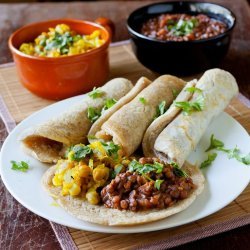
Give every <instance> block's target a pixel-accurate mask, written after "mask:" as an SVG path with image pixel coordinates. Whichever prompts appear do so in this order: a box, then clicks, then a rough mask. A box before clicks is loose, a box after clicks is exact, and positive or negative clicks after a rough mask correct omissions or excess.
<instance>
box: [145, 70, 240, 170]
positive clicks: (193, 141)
mask: <svg viewBox="0 0 250 250" xmlns="http://www.w3.org/2000/svg"><path fill="white" fill-rule="evenodd" d="M194 87H195V88H191V89H189V90H192V91H191V92H193V93H192V95H191V98H189V97H187V96H185V98H187V99H188V102H186V100H187V99H186V100H185V98H184V99H182V97H181V95H183V94H184V95H185V91H186V89H184V90H183V91H182V92H181V93H180V97H179V98H178V97H177V98H178V100H179V102H175V103H173V106H172V107H171V109H170V111H169V112H167V113H166V114H165V115H164V116H162V117H160V118H158V119H157V120H156V121H155V122H154V123H152V124H151V126H150V127H149V128H148V130H147V131H146V133H145V136H144V139H143V151H144V154H145V155H146V156H151V155H152V154H153V155H155V156H156V157H158V158H160V159H161V160H162V161H165V162H172V161H173V162H176V163H177V164H178V165H179V166H182V165H183V163H184V162H185V160H186V159H187V157H188V155H189V154H190V153H191V152H192V151H193V150H194V149H195V148H196V146H197V144H198V142H199V140H200V139H201V137H202V135H203V134H204V132H205V130H206V129H207V128H208V126H209V124H210V122H211V121H212V120H213V118H214V117H216V116H217V115H218V114H219V113H220V112H222V111H223V110H224V109H225V108H226V106H227V105H228V104H229V102H230V101H231V99H232V98H233V97H234V96H235V95H237V93H238V86H237V83H236V80H235V78H234V77H233V76H232V75H231V74H230V73H229V72H226V71H224V70H221V69H211V70H208V71H206V72H205V73H204V74H203V76H202V77H201V78H200V79H199V81H198V82H197V83H196V84H195V85H194ZM188 95H189V94H188ZM180 99H181V100H180ZM183 100H184V102H182V101H183ZM190 103H191V104H192V105H193V106H196V105H197V104H198V105H199V106H198V107H197V106H196V107H195V110H193V111H192V110H189V111H190V112H185V107H187V105H188V107H189V106H190ZM184 105H185V107H184ZM178 108H181V109H179V111H178ZM186 111H187V110H186Z"/></svg>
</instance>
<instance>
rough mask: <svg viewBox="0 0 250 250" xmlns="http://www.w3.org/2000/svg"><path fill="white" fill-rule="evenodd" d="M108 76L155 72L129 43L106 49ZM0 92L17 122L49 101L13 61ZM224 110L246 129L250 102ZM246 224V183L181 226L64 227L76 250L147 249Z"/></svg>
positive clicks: (0, 77)
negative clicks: (213, 209)
mask: <svg viewBox="0 0 250 250" xmlns="http://www.w3.org/2000/svg"><path fill="white" fill-rule="evenodd" d="M110 57H111V73H110V78H114V77H120V76H122V77H127V78H129V79H130V80H132V81H134V82H135V81H136V80H137V79H138V78H139V77H140V76H142V75H143V76H146V77H148V78H151V79H154V78H155V77H156V75H155V74H153V73H152V72H150V71H149V70H147V69H145V68H144V67H143V66H142V65H140V64H139V63H138V62H137V61H136V59H135V57H134V55H133V53H132V51H131V48H130V45H129V44H125V45H119V46H115V47H112V48H111V49H110ZM0 95H1V96H2V98H3V99H4V102H5V104H6V106H7V108H8V110H9V111H10V114H11V115H12V116H13V118H14V120H15V121H16V122H17V123H18V122H20V121H21V120H23V119H24V118H26V117H27V116H28V115H30V114H31V113H33V112H35V111H37V110H39V109H41V108H43V107H45V106H47V105H49V104H51V103H53V101H48V100H44V99H41V98H39V97H37V96H35V95H33V94H31V93H30V92H28V91H27V90H26V89H24V88H23V87H22V86H21V85H20V84H19V82H18V80H17V76H16V72H15V68H14V65H13V64H8V65H5V66H4V67H0ZM248 105H249V106H248ZM226 112H227V113H229V114H230V115H232V116H233V117H234V118H235V119H236V120H237V121H238V122H240V123H241V124H242V126H243V127H244V128H245V129H246V130H247V131H248V132H250V119H249V118H250V104H249V101H248V100H247V99H245V98H244V97H243V96H242V95H239V96H238V97H237V98H235V99H234V100H232V102H231V103H230V105H229V106H228V108H227V109H226ZM249 223H250V185H248V187H247V188H246V189H245V191H244V192H243V193H242V194H241V195H240V196H239V197H238V198H237V199H236V200H234V201H233V202H232V203H231V204H230V205H228V206H227V207H225V208H224V209H222V210H220V211H219V212H217V213H215V214H213V215H211V216H208V217H206V218H204V219H201V220H198V221H196V222H194V223H190V224H187V225H184V226H180V227H176V228H172V229H167V230H162V231H157V232H150V233H144V234H143V236H142V234H104V233H95V232H87V231H80V230H76V229H71V228H68V231H69V233H70V235H71V237H72V239H73V241H74V242H75V244H76V246H77V247H78V248H79V249H131V248H138V247H140V248H143V246H144V245H145V244H147V246H146V247H147V249H148V248H150V249H151V248H152V249H154V248H156V247H157V248H159V249H164V248H167V247H173V246H177V245H180V244H184V243H186V242H190V241H193V240H197V239H200V238H204V237H207V236H211V235H214V234H217V233H220V232H224V231H227V230H230V229H233V228H236V227H239V226H242V225H246V224H249Z"/></svg>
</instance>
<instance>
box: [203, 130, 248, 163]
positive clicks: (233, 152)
mask: <svg viewBox="0 0 250 250" xmlns="http://www.w3.org/2000/svg"><path fill="white" fill-rule="evenodd" d="M213 149H214V150H218V151H222V152H225V153H226V154H227V156H228V158H229V159H232V158H234V159H236V160H237V161H239V162H241V163H243V164H245V165H250V153H248V154H247V155H242V154H241V153H240V150H239V149H238V147H237V146H235V147H234V148H233V149H227V148H225V147H224V143H223V142H222V141H220V140H218V139H216V138H215V137H214V135H213V134H212V135H211V137H210V145H209V147H208V148H207V150H206V151H205V152H208V151H210V150H213Z"/></svg>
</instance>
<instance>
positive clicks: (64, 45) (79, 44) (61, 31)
mask: <svg viewBox="0 0 250 250" xmlns="http://www.w3.org/2000/svg"><path fill="white" fill-rule="evenodd" d="M103 43H104V40H103V39H102V38H101V32H100V31H99V30H95V31H94V32H92V33H91V34H89V35H80V34H77V33H76V31H74V30H71V29H70V27H69V26H68V25H66V24H58V25H56V27H55V28H49V31H48V32H42V33H41V34H40V35H39V36H38V37H36V38H35V40H34V42H29V43H22V44H21V46H20V48H19V50H20V51H21V52H23V53H25V54H27V55H31V56H43V57H61V56H71V55H78V54H81V53H85V52H88V51H90V50H92V49H95V48H98V47H99V46H101V45H102V44H103Z"/></svg>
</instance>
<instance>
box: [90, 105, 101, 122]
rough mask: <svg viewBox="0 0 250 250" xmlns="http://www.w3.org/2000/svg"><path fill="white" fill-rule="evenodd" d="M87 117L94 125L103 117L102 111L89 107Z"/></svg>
mask: <svg viewBox="0 0 250 250" xmlns="http://www.w3.org/2000/svg"><path fill="white" fill-rule="evenodd" d="M87 116H88V119H89V120H90V121H91V122H92V123H94V122H95V121H96V120H97V119H98V118H99V117H100V116H101V111H100V110H98V109H95V108H93V107H88V110H87Z"/></svg>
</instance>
